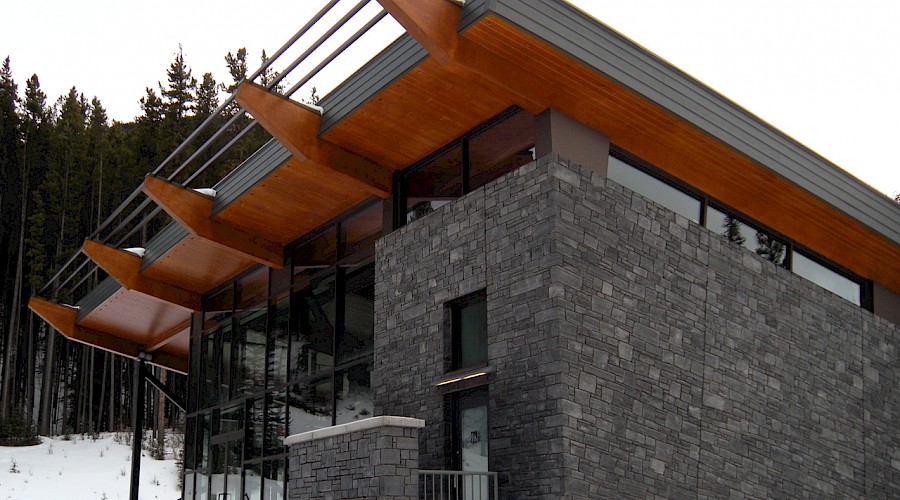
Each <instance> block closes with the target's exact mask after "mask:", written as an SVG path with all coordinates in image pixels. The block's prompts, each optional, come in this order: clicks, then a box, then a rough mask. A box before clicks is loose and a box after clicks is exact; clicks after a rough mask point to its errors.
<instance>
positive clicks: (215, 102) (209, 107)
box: [196, 73, 219, 119]
mask: <svg viewBox="0 0 900 500" xmlns="http://www.w3.org/2000/svg"><path fill="white" fill-rule="evenodd" d="M218 107H219V84H218V83H216V79H215V78H213V75H212V73H203V80H202V81H201V82H200V84H199V86H198V87H197V106H196V112H197V116H198V117H200V118H204V119H205V118H206V117H208V116H209V115H211V114H213V111H215V110H216V109H217V108H218Z"/></svg>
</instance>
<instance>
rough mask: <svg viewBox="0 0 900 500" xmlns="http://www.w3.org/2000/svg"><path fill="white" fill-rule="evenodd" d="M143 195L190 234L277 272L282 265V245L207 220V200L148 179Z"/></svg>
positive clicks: (209, 202)
mask: <svg viewBox="0 0 900 500" xmlns="http://www.w3.org/2000/svg"><path fill="white" fill-rule="evenodd" d="M143 191H144V193H145V194H146V195H147V196H148V197H150V198H151V199H152V200H153V201H155V202H156V203H157V204H158V205H159V206H161V207H162V208H163V210H165V211H166V213H168V214H169V215H171V216H172V218H173V219H175V220H176V221H178V223H179V224H181V225H182V226H183V227H184V228H185V229H187V230H188V231H189V232H190V233H191V234H195V235H197V236H199V237H201V238H204V239H207V240H209V241H211V242H213V243H216V244H218V245H221V246H222V247H224V248H227V249H230V250H232V251H234V252H237V253H240V254H242V255H244V256H246V257H248V258H250V259H253V260H255V261H256V262H259V263H261V264H265V265H267V266H269V267H274V268H281V266H282V265H283V264H284V248H283V246H282V245H279V244H277V243H273V242H271V241H268V240H266V239H265V238H262V237H260V236H259V235H257V234H253V233H252V232H250V231H247V230H246V229H241V228H235V227H232V226H230V225H228V224H225V223H223V222H221V221H218V220H213V219H210V217H209V215H210V211H211V210H212V203H213V200H212V199H211V198H209V197H208V196H204V195H202V194H200V193H197V192H196V191H193V190H191V189H186V188H183V187H181V186H177V185H175V184H172V183H170V182H168V181H165V180H163V179H160V178H158V177H154V176H152V175H148V176H147V177H145V178H144V185H143Z"/></svg>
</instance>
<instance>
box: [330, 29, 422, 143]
mask: <svg viewBox="0 0 900 500" xmlns="http://www.w3.org/2000/svg"><path fill="white" fill-rule="evenodd" d="M427 57H428V52H426V51H425V49H423V48H422V46H421V45H419V44H418V42H416V41H415V39H413V37H411V36H410V35H409V34H404V35H402V36H400V37H399V38H398V39H397V40H396V41H394V43H392V44H391V45H389V46H388V47H387V48H386V49H384V50H383V51H381V53H379V54H378V55H377V56H375V57H374V58H373V59H372V60H371V61H369V62H368V63H367V64H365V65H363V67H362V68H360V69H359V70H357V71H356V72H355V73H354V74H353V75H351V76H350V77H349V78H347V80H346V81H345V82H344V83H342V84H341V85H339V86H338V87H337V88H336V89H334V90H333V91H332V92H330V93H329V94H328V95H326V96H325V97H323V98H322V100H321V101H319V105H320V106H322V107H323V108H324V109H325V113H324V114H323V115H322V122H321V124H320V125H319V134H320V135H321V134H325V133H327V132H328V131H329V130H331V128H332V127H334V126H335V125H337V124H338V123H340V122H341V120H343V119H344V118H346V117H347V116H349V115H350V114H352V113H353V112H354V111H356V109H358V108H359V107H360V106H362V105H363V104H365V103H366V102H368V101H369V100H370V99H371V98H373V97H374V96H376V95H378V93H379V92H381V91H382V90H384V89H385V88H386V87H387V86H389V85H390V84H391V83H393V82H394V81H395V80H397V79H398V78H400V77H401V76H403V75H405V74H406V73H407V72H408V71H409V70H411V69H412V68H414V67H415V66H416V65H418V64H419V63H420V62H422V61H424V60H425V59H426V58H427Z"/></svg>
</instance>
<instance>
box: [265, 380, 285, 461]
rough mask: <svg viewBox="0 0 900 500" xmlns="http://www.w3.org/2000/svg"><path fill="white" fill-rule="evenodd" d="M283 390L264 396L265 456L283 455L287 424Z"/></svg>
mask: <svg viewBox="0 0 900 500" xmlns="http://www.w3.org/2000/svg"><path fill="white" fill-rule="evenodd" d="M286 395H287V392H286V391H284V390H281V391H275V392H271V393H269V394H266V401H267V403H268V404H267V405H266V406H267V411H266V433H265V448H266V455H274V454H277V453H284V444H283V443H284V441H283V440H284V437H285V436H287V422H285V418H286V416H285V398H286Z"/></svg>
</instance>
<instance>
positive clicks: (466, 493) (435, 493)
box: [419, 470, 500, 500]
mask: <svg viewBox="0 0 900 500" xmlns="http://www.w3.org/2000/svg"><path fill="white" fill-rule="evenodd" d="M419 498H421V499H422V500H499V498H500V496H499V485H498V484H497V473H496V472H475V471H459V470H420V471H419Z"/></svg>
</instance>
